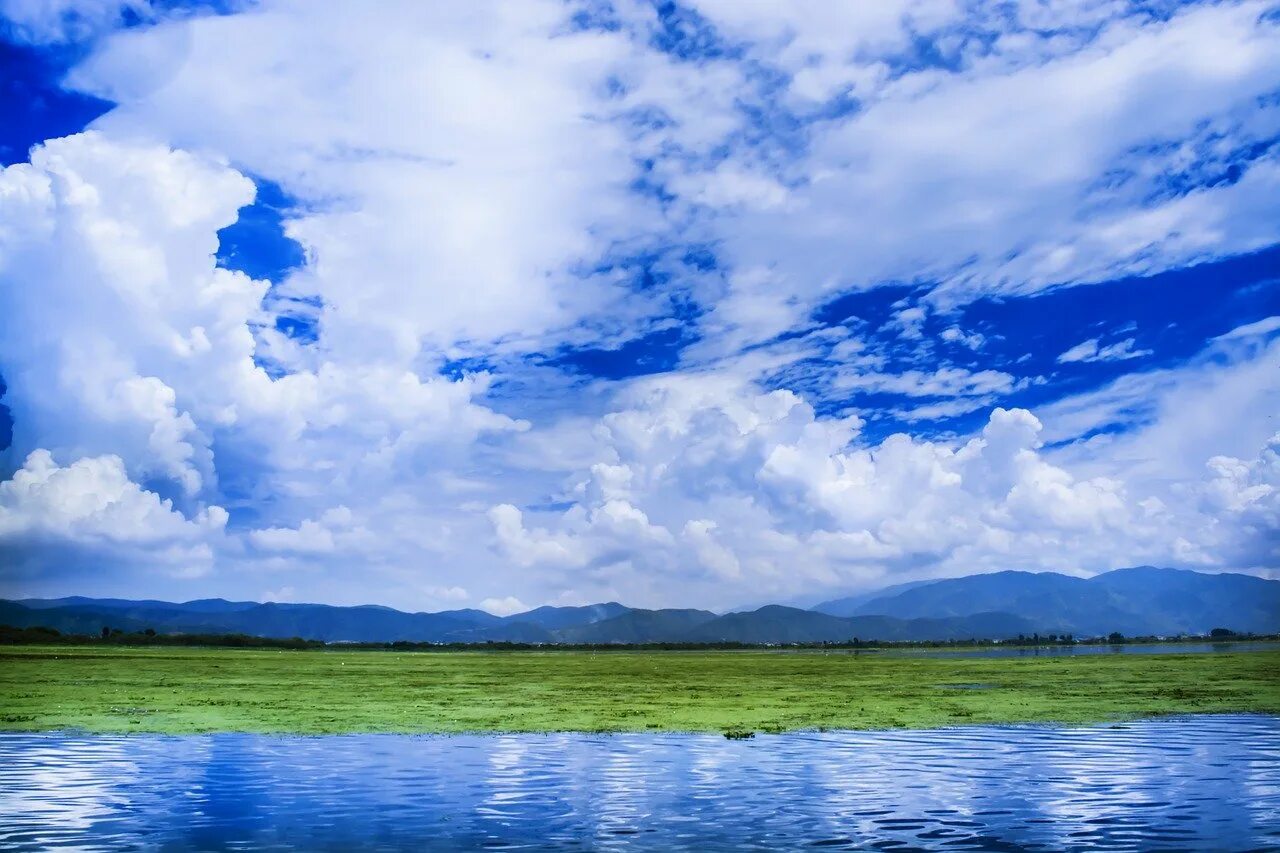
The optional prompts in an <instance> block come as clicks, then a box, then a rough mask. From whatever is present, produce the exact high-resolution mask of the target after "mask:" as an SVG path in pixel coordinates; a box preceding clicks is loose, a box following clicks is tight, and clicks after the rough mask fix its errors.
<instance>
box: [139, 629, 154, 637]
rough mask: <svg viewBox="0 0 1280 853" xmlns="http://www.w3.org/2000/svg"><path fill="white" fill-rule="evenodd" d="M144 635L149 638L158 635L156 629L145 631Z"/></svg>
mask: <svg viewBox="0 0 1280 853" xmlns="http://www.w3.org/2000/svg"><path fill="white" fill-rule="evenodd" d="M142 633H144V634H146V635H147V636H148V637H154V636H155V635H156V629H155V628H148V629H147V630H145V631H143V632H142Z"/></svg>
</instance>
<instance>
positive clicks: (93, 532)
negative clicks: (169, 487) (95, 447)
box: [0, 450, 227, 575]
mask: <svg viewBox="0 0 1280 853" xmlns="http://www.w3.org/2000/svg"><path fill="white" fill-rule="evenodd" d="M226 523H227V513H226V511H225V510H223V509H222V508H221V507H218V506H210V507H207V508H205V509H204V510H202V511H201V512H200V513H199V514H198V515H197V516H196V517H195V518H193V519H191V520H188V519H186V518H184V517H183V515H182V514H181V513H179V512H177V511H176V510H175V509H174V508H173V504H172V503H171V502H169V501H167V500H163V499H162V498H161V497H160V496H159V495H157V494H155V493H154V492H150V491H147V490H145V489H143V488H142V487H140V486H139V485H138V484H136V483H134V482H132V481H131V480H130V479H129V477H128V474H127V473H126V472H125V467H124V463H123V462H122V461H121V460H120V458H119V457H117V456H98V457H89V458H84V459H79V460H77V461H75V462H73V463H71V464H70V465H67V466H65V467H62V466H59V465H58V464H57V463H56V462H55V461H54V459H53V456H52V454H50V453H49V452H48V451H46V450H36V451H34V452H32V453H31V455H30V456H28V457H27V460H26V462H25V463H24V464H23V466H22V467H21V468H20V469H18V471H16V472H15V473H14V475H13V477H12V478H10V479H8V480H5V481H3V482H0V554H4V555H5V557H6V562H8V564H9V566H10V569H11V570H15V569H19V568H22V567H27V566H31V565H33V564H38V563H39V562H40V560H41V558H42V555H46V554H47V555H49V556H52V555H53V554H54V553H58V554H62V553H65V552H64V551H59V550H57V546H58V545H59V543H61V544H64V545H73V546H80V547H86V548H89V549H96V550H97V551H98V552H99V559H102V557H103V556H106V555H110V556H111V557H112V558H114V559H110V560H103V563H104V567H111V566H118V565H119V561H124V560H128V561H131V562H133V563H136V564H139V565H144V566H159V567H162V568H164V569H165V570H167V571H169V572H175V573H183V574H187V575H198V574H202V573H204V572H205V571H207V570H208V569H209V568H210V567H211V565H212V557H213V551H212V548H211V546H212V545H213V544H214V543H215V540H216V539H217V538H219V537H220V536H221V534H222V531H223V528H224V527H225V525H226Z"/></svg>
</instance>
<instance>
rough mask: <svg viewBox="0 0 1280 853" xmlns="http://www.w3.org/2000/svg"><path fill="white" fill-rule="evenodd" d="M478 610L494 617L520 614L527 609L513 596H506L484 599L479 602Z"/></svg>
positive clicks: (526, 606)
mask: <svg viewBox="0 0 1280 853" xmlns="http://www.w3.org/2000/svg"><path fill="white" fill-rule="evenodd" d="M480 609H481V610H485V611H488V612H489V613H492V614H493V615H494V616H510V615H512V614H513V613H522V612H524V611H526V610H528V609H529V607H528V605H526V604H525V603H524V602H523V601H521V600H520V599H518V598H516V597H515V596H511V595H508V596H505V597H503V598H486V599H485V600H484V601H482V602H480Z"/></svg>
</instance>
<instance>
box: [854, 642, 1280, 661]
mask: <svg viewBox="0 0 1280 853" xmlns="http://www.w3.org/2000/svg"><path fill="white" fill-rule="evenodd" d="M1278 651H1280V643H1277V642H1275V641H1273V640H1241V641H1240V642H1236V643H1120V644H1117V645H1114V646H1098V645H1071V646H983V647H981V648H970V649H941V648H939V649H884V650H877V651H857V652H854V653H855V654H880V655H894V656H899V655H910V656H912V657H926V658H1034V657H1080V656H1084V655H1193V654H1222V653H1224V652H1278Z"/></svg>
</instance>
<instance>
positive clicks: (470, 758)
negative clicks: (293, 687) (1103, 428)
mask: <svg viewBox="0 0 1280 853" xmlns="http://www.w3.org/2000/svg"><path fill="white" fill-rule="evenodd" d="M59 846H67V847H76V848H79V849H112V850H121V849H157V848H160V849H189V848H203V849H226V848H235V849H281V850H287V849H344V848H346V849H349V848H352V847H355V846H360V847H366V848H368V847H376V848H383V849H400V848H408V847H412V848H417V849H474V848H478V847H488V848H494V849H503V848H506V849H513V848H520V849H551V848H558V849H564V848H569V849H592V850H614V849H619V850H624V849H631V850H636V849H642V850H671V849H688V850H721V849H724V850H730V849H744V848H746V849H749V848H781V849H795V848H806V847H813V848H814V849H822V848H824V847H825V848H836V849H839V848H841V847H861V848H867V847H873V846H875V847H880V848H882V849H955V850H967V849H983V850H1006V851H1016V850H1093V849H1106V850H1120V849H1131V850H1152V849H1160V850H1183V849H1191V850H1244V849H1276V850H1280V717H1270V716H1249V715H1218V716H1203V717H1184V718H1167V719H1162V720H1151V721H1142V722H1134V723H1125V724H1123V725H1115V726H1090V727H1076V728H1056V727H1036V726H1014V727H972V728H957V729H941V730H932V731H892V732H832V733H797V734H785V735H771V736H766V735H759V736H757V737H755V738H754V739H751V740H743V741H730V740H726V739H725V738H723V737H720V736H711V735H673V734H662V735H613V736H597V735H583V734H564V735H511V736H489V737H484V736H462V737H421V736H418V737H415V736H404V735H352V736H331V737H313V738H301V737H277V736H263V735H243V734H223V735H206V736H187V737H166V736H149V735H134V736H87V735H78V734H70V733H53V734H3V735H0V848H2V849H5V850H36V849H48V848H51V847H59Z"/></svg>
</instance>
